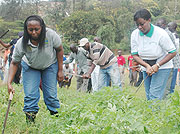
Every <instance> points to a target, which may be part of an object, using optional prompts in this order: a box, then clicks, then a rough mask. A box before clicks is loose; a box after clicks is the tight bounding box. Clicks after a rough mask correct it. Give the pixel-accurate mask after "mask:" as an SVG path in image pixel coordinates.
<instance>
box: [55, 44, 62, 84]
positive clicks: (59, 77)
mask: <svg viewBox="0 0 180 134" xmlns="http://www.w3.org/2000/svg"><path fill="white" fill-rule="evenodd" d="M63 54H64V51H63V47H62V45H60V46H59V47H58V48H56V58H57V62H58V74H57V80H58V82H60V81H63V79H64V75H63V66H62V65H63Z"/></svg>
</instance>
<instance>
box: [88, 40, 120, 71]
mask: <svg viewBox="0 0 180 134" xmlns="http://www.w3.org/2000/svg"><path fill="white" fill-rule="evenodd" d="M89 58H90V59H91V60H92V61H93V64H95V65H99V66H100V68H101V69H105V68H107V67H109V66H111V65H113V64H114V63H116V62H117V58H116V56H114V54H113V52H112V51H111V50H110V49H109V48H107V47H106V46H105V45H103V44H100V43H98V42H94V43H92V44H90V51H89Z"/></svg>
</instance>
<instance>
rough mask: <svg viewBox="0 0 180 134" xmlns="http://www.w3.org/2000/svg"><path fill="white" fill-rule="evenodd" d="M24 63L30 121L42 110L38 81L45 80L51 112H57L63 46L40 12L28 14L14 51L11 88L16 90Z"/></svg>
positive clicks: (11, 65)
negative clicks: (15, 81)
mask: <svg viewBox="0 0 180 134" xmlns="http://www.w3.org/2000/svg"><path fill="white" fill-rule="evenodd" d="M20 63H21V65H22V75H23V88H24V93H25V96H24V109H23V111H24V112H25V114H26V121H27V123H32V122H34V121H35V117H36V114H37V113H38V111H39V107H38V102H39V99H40V91H39V84H40V80H42V88H43V90H42V91H43V97H44V102H45V104H46V106H47V109H48V110H49V111H50V114H51V115H55V116H58V115H57V114H58V111H57V108H60V104H59V100H58V98H57V81H62V80H63V72H62V71H63V67H62V65H63V47H62V42H61V39H60V36H59V35H58V34H57V33H56V32H55V31H53V30H52V29H50V28H46V25H45V23H44V20H43V19H42V18H41V17H40V16H37V15H32V16H29V17H27V18H26V20H25V22H24V35H23V38H20V39H19V40H18V41H17V43H16V47H15V49H14V52H13V56H12V62H11V64H10V69H9V77H8V92H9V93H10V92H12V93H13V94H14V93H15V89H14V88H13V86H12V81H13V79H14V76H15V73H16V71H17V68H18V65H19V64H20Z"/></svg>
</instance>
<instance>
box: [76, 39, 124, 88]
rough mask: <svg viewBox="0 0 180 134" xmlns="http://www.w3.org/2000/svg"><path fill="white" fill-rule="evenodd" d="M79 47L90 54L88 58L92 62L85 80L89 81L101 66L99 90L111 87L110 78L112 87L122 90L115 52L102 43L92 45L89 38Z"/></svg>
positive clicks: (84, 76)
mask: <svg viewBox="0 0 180 134" xmlns="http://www.w3.org/2000/svg"><path fill="white" fill-rule="evenodd" d="M79 46H80V47H83V48H84V49H85V50H87V51H88V52H89V55H88V57H89V58H90V59H91V61H92V65H91V67H90V69H89V70H88V71H87V73H85V74H84V75H83V78H85V79H89V78H90V77H91V73H92V72H93V70H94V68H95V66H96V65H99V66H100V69H99V81H98V82H99V83H98V90H100V89H101V88H103V87H106V86H109V77H110V78H111V81H112V85H113V86H117V87H119V88H120V89H121V88H122V87H121V81H120V72H119V68H118V64H117V58H116V57H115V56H114V54H113V52H112V51H111V50H110V49H109V48H107V47H106V46H105V45H103V44H101V43H98V42H94V43H90V42H89V40H88V39H87V38H82V39H81V40H80V45H79Z"/></svg>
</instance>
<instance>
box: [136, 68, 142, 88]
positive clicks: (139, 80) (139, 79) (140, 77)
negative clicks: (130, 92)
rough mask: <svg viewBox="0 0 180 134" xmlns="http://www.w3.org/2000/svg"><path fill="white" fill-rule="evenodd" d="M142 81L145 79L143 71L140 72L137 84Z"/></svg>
mask: <svg viewBox="0 0 180 134" xmlns="http://www.w3.org/2000/svg"><path fill="white" fill-rule="evenodd" d="M142 81H143V72H141V71H140V72H139V78H138V81H137V83H136V85H135V86H136V87H138V86H139V85H140V84H141V82H142Z"/></svg>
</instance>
